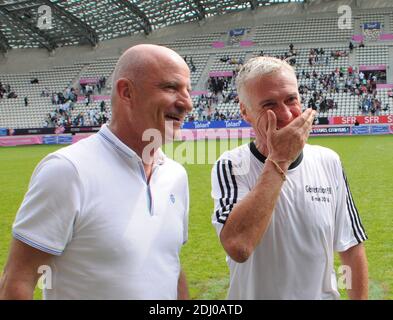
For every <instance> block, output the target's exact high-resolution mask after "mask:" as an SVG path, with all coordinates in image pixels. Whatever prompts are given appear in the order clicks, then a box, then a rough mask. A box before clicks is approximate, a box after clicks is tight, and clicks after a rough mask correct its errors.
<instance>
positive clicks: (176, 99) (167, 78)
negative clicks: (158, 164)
mask: <svg viewBox="0 0 393 320" xmlns="http://www.w3.org/2000/svg"><path fill="white" fill-rule="evenodd" d="M180 59H181V58H180ZM180 59H175V58H173V59H170V58H168V59H167V60H165V61H164V60H162V61H160V63H159V62H158V61H157V63H153V64H152V65H151V68H150V69H149V70H147V71H146V72H145V74H143V75H141V79H140V82H139V83H138V84H137V88H138V92H137V94H136V101H135V106H136V108H137V116H138V123H139V125H138V126H139V127H140V129H141V131H142V133H143V131H144V130H147V129H157V130H158V131H159V132H160V133H161V137H162V142H165V141H171V140H173V138H174V136H175V135H176V134H177V133H179V132H180V127H181V125H182V123H183V121H184V118H185V116H186V114H187V113H188V112H190V111H191V110H192V101H191V97H190V91H191V85H190V72H189V69H188V67H187V65H186V64H185V63H184V62H183V61H182V60H180Z"/></svg>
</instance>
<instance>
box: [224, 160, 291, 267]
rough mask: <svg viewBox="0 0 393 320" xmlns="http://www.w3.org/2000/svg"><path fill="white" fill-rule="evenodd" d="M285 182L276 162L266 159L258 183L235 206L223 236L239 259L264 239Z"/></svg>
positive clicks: (225, 242)
mask: <svg viewBox="0 0 393 320" xmlns="http://www.w3.org/2000/svg"><path fill="white" fill-rule="evenodd" d="M285 171H286V169H285ZM283 182H284V181H283V179H282V177H281V175H280V174H279V172H277V169H276V168H275V166H274V164H273V163H271V162H270V161H266V163H265V167H264V169H263V172H262V175H261V177H260V178H259V181H258V182H257V184H256V186H255V187H254V188H253V189H252V190H251V191H250V192H249V193H248V194H247V195H246V196H245V197H244V198H243V199H242V200H241V201H240V202H239V203H238V204H236V205H235V207H234V208H233V210H232V212H231V214H230V215H229V217H228V219H227V221H226V223H225V226H224V228H223V230H222V231H221V235H220V238H221V242H222V244H223V247H224V249H225V250H226V252H227V253H228V255H229V256H230V257H231V258H232V259H234V260H235V261H237V262H244V261H246V260H247V259H248V257H249V256H250V255H251V253H252V252H253V251H254V249H255V247H256V246H257V244H258V243H259V242H260V240H261V238H262V237H263V235H264V233H265V231H266V229H267V228H268V226H269V224H270V221H271V217H272V214H273V210H274V207H275V204H276V202H277V199H278V197H279V194H280V191H281V188H282V185H283Z"/></svg>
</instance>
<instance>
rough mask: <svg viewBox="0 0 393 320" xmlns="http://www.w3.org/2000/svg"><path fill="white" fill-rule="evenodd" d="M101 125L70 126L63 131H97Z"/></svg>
mask: <svg viewBox="0 0 393 320" xmlns="http://www.w3.org/2000/svg"><path fill="white" fill-rule="evenodd" d="M100 128H101V127H70V128H65V130H64V133H79V132H83V133H84V132H98V131H100Z"/></svg>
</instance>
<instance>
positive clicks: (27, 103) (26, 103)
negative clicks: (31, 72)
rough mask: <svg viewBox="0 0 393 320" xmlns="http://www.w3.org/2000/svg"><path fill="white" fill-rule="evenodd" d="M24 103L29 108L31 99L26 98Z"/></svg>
mask: <svg viewBox="0 0 393 320" xmlns="http://www.w3.org/2000/svg"><path fill="white" fill-rule="evenodd" d="M23 101H24V102H25V107H27V106H28V105H29V99H28V98H27V97H24V99H23Z"/></svg>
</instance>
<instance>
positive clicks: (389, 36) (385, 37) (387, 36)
mask: <svg viewBox="0 0 393 320" xmlns="http://www.w3.org/2000/svg"><path fill="white" fill-rule="evenodd" d="M379 40H382V41H386V40H387V41H391V40H393V34H391V33H383V34H381V35H380V36H379Z"/></svg>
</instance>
